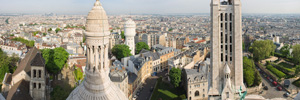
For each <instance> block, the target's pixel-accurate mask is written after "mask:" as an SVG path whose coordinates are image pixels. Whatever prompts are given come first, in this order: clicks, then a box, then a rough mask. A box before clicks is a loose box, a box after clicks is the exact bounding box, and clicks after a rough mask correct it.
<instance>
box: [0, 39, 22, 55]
mask: <svg viewBox="0 0 300 100" xmlns="http://www.w3.org/2000/svg"><path fill="white" fill-rule="evenodd" d="M0 48H1V50H2V51H3V52H5V53H6V54H7V55H8V56H13V55H15V56H17V57H21V58H22V57H23V55H24V54H25V53H26V52H27V47H26V44H24V43H21V42H16V41H12V40H10V39H2V38H1V39H0Z"/></svg>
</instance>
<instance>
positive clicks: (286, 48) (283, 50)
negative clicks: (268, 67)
mask: <svg viewBox="0 0 300 100" xmlns="http://www.w3.org/2000/svg"><path fill="white" fill-rule="evenodd" d="M290 49H291V48H290V46H289V45H284V46H283V47H282V48H281V49H280V53H281V54H282V55H283V56H285V57H288V56H289V53H290Z"/></svg>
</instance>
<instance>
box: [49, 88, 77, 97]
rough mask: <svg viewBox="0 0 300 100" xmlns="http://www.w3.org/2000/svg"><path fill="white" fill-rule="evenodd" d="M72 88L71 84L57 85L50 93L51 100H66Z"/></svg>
mask: <svg viewBox="0 0 300 100" xmlns="http://www.w3.org/2000/svg"><path fill="white" fill-rule="evenodd" d="M72 90H73V89H72V88H71V87H70V86H64V87H62V86H55V87H54V89H53V91H52V92H51V93H50V95H51V100H66V99H67V98H68V96H69V95H70V93H71V92H72Z"/></svg>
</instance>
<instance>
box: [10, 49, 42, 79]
mask: <svg viewBox="0 0 300 100" xmlns="http://www.w3.org/2000/svg"><path fill="white" fill-rule="evenodd" d="M38 52H39V50H38V49H37V48H35V47H33V48H31V49H30V50H29V51H28V53H27V54H26V56H25V57H24V58H23V59H22V61H21V62H20V63H19V66H18V68H17V69H16V71H15V72H14V73H13V76H15V75H17V74H19V73H20V72H22V71H23V70H24V71H25V72H26V73H27V74H28V75H29V76H30V71H31V66H30V65H31V61H32V60H33V58H34V57H35V55H36V54H37V53H38Z"/></svg>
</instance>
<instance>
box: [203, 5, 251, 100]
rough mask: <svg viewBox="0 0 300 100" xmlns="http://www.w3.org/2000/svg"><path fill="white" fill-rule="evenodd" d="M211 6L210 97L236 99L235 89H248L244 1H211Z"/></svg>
mask: <svg viewBox="0 0 300 100" xmlns="http://www.w3.org/2000/svg"><path fill="white" fill-rule="evenodd" d="M210 6H211V25H212V26H211V27H212V30H211V46H212V48H211V69H210V75H209V77H210V78H209V79H210V80H209V87H208V88H209V91H208V94H209V99H210V100H219V99H221V100H225V99H228V98H227V97H230V98H232V97H233V98H234V97H236V95H237V92H236V91H235V90H237V89H239V88H240V87H242V89H243V91H245V90H246V88H245V85H244V84H243V58H242V15H241V2H240V0H211V5H210ZM226 67H228V68H226ZM224 70H227V71H224ZM225 72H227V73H225ZM225 84H226V85H225ZM225 91H226V92H225ZM228 91H229V92H228ZM230 92H233V93H230Z"/></svg>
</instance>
